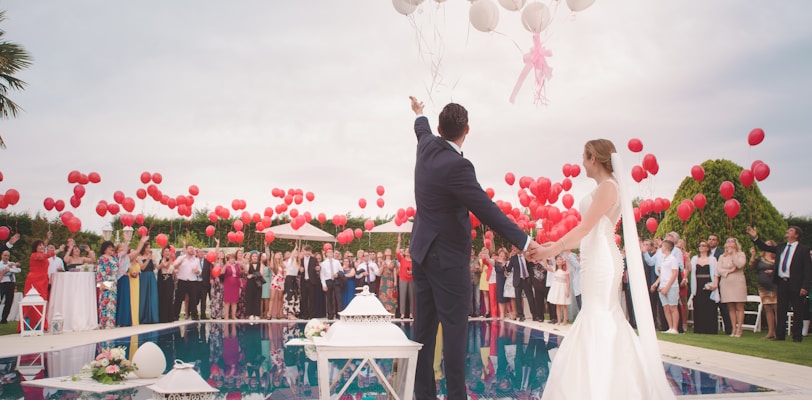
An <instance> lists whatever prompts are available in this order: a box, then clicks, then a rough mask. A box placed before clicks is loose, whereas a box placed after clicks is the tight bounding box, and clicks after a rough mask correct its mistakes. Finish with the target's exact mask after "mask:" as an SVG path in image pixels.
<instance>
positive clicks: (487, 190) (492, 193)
mask: <svg viewBox="0 0 812 400" xmlns="http://www.w3.org/2000/svg"><path fill="white" fill-rule="evenodd" d="M485 194H487V195H488V198H489V199H493V196H495V195H496V192H494V191H493V188H487V189H485Z"/></svg>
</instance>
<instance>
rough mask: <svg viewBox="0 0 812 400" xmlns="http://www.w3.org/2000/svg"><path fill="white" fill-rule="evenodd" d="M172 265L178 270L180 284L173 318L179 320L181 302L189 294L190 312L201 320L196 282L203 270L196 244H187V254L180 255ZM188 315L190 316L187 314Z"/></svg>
mask: <svg viewBox="0 0 812 400" xmlns="http://www.w3.org/2000/svg"><path fill="white" fill-rule="evenodd" d="M172 266H173V267H175V270H176V271H178V273H177V277H178V285H177V287H176V288H175V309H174V310H173V314H172V317H173V318H172V319H173V321H177V320H178V317H179V316H180V306H181V303H183V299H185V298H186V295H189V314H191V317H192V319H194V320H199V319H200V316H199V314H198V313H197V302H198V298H197V297H198V296H197V292H198V291H197V287H196V283H197V281H198V276H200V273H201V272H202V270H201V268H200V259H199V258H197V256H196V255H195V246H192V245H188V246H186V254H184V255H183V257H178V259H177V260H175V263H174V264H172ZM187 317H189V316H188V315H187Z"/></svg>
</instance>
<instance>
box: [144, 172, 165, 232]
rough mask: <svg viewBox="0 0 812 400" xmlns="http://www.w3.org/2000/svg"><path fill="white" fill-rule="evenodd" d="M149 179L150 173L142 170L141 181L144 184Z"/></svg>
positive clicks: (150, 178)
mask: <svg viewBox="0 0 812 400" xmlns="http://www.w3.org/2000/svg"><path fill="white" fill-rule="evenodd" d="M151 180H152V175H150V173H149V172H147V171H144V172H142V173H141V183H143V184H145V185H146V184H147V183H149V181H151ZM155 183H158V182H155ZM161 247H163V246H161Z"/></svg>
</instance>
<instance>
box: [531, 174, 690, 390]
mask: <svg viewBox="0 0 812 400" xmlns="http://www.w3.org/2000/svg"><path fill="white" fill-rule="evenodd" d="M608 182H612V184H614V185H617V183H615V182H614V181H611V180H609V181H608ZM594 193H595V192H594V191H593V192H592V193H591V194H590V195H589V196H586V197H585V198H584V199H582V201H581V204H580V207H579V208H580V211H581V213H582V214H585V213H586V210H587V209H589V206H590V204H591V203H592V196H593V195H594ZM618 199H620V196H618ZM619 202H620V200H618V203H616V204H615V205H613V206H612V207H611V209H610V210H609V211H608V212H607V213H606V214H605V215H604V216H602V217H601V219H600V221H599V222H598V223H597V224H596V225H595V226H594V227H593V228H592V230H590V231H589V233H588V234H587V235H586V236H585V237H584V238H583V239H582V240H581V245H580V254H581V299H582V303H583V307H582V308H581V311H580V312H579V313H578V317H577V318H576V319H575V322H574V323H573V324H572V326H571V327H570V329H569V332H568V333H567V334H566V336H565V337H564V339H563V342H562V344H561V346H560V347H559V350H558V352H557V354H556V356H555V359H554V360H553V364H552V368H551V370H550V375H549V379H548V380H547V385H546V388H545V389H544V396H543V399H578V400H581V399H662V398H674V395H673V392H671V389H670V387H668V384H667V383H666V382H665V378H664V370H663V367H662V362H661V359H660V355H659V353H658V354H654V355H652V354H648V353H647V352H646V351H644V350H643V346H642V345H641V342H640V340H639V337H638V336H637V334H636V333H635V332H634V330H632V328H631V326H630V325H629V323H628V322H627V321H626V318H625V316H624V313H623V310H622V309H621V307H620V296H621V291H620V285H621V275H622V272H623V262H622V259H621V256H620V251H619V250H618V247H617V245H616V244H615V234H614V232H615V224H616V222H617V221H618V219H619V218H620V214H621V207H620V205H619ZM635 236H636V235H635ZM635 240H636V239H635ZM647 357H649V359H647ZM650 357H656V358H657V360H655V361H654V362H652V360H651V359H650ZM653 364H658V365H659V368H656V370H652V368H647V366H651V365H653ZM655 374H659V375H655Z"/></svg>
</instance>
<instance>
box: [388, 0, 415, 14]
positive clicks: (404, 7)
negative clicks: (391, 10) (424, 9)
mask: <svg viewBox="0 0 812 400" xmlns="http://www.w3.org/2000/svg"><path fill="white" fill-rule="evenodd" d="M392 5H393V6H394V7H395V11H397V12H399V13H401V14H403V15H409V14H411V13H413V12H414V10H416V9H417V5H415V4H412V3H410V2H409V0H392Z"/></svg>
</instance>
